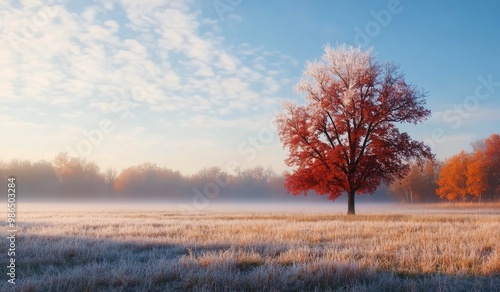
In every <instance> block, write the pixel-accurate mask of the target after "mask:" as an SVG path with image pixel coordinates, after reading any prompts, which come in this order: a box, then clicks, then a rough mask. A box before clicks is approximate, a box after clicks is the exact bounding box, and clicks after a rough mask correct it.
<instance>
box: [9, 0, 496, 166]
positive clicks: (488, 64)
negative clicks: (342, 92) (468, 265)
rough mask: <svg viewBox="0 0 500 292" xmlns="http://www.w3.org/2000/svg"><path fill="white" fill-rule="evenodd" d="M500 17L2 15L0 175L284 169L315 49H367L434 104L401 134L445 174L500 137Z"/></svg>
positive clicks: (74, 7) (467, 5) (125, 10)
mask: <svg viewBox="0 0 500 292" xmlns="http://www.w3.org/2000/svg"><path fill="white" fill-rule="evenodd" d="M498 11H500V1H482V2H481V3H480V4H472V2H468V1H439V2H438V3H436V2H435V1H409V0H400V1H394V0H393V1H314V2H313V1H283V0H281V1H250V0H210V1H201V0H191V1H187V0H186V1H174V0H172V1H159V0H149V1H132V0H122V1H111V0H108V1H69V0H49V1H36V0H26V1H11V2H9V1H5V2H2V3H1V4H0V30H1V33H0V38H1V43H2V44H3V45H2V46H1V47H0V62H1V64H0V77H1V78H0V90H1V92H2V98H1V99H0V137H1V140H2V143H1V144H0V150H1V153H2V157H1V159H3V160H10V159H11V158H29V159H33V160H38V159H47V160H52V159H53V158H54V157H55V155H56V154H57V153H58V152H69V154H70V155H73V156H81V157H84V158H87V159H90V160H94V161H96V162H98V163H99V165H100V166H101V167H102V168H106V167H108V166H113V167H115V168H117V169H118V170H120V169H122V168H124V167H126V166H130V165H134V164H138V163H141V162H145V161H153V162H156V163H158V164H159V165H161V166H166V167H169V168H172V169H176V170H180V171H181V172H183V173H185V174H191V173H194V172H196V171H197V170H199V169H201V168H202V167H204V166H213V165H216V166H220V167H222V168H223V169H224V170H227V171H229V172H230V171H231V170H232V169H234V168H235V167H236V166H239V167H242V168H246V167H252V166H255V165H263V166H265V167H268V166H271V167H272V168H273V169H274V170H275V171H277V172H281V171H282V170H284V169H286V168H285V165H284V163H283V159H284V158H285V156H286V152H285V151H284V150H283V149H282V148H281V145H280V143H279V140H278V138H277V136H276V133H275V132H274V129H273V126H272V124H271V123H272V120H273V117H274V115H275V114H276V112H277V111H278V110H279V108H280V104H281V102H282V101H283V100H285V99H295V100H297V101H300V100H301V99H302V97H301V96H299V95H297V94H296V93H294V92H293V90H292V87H293V85H294V84H295V83H296V82H297V81H298V80H299V79H300V76H301V74H302V71H303V68H304V64H305V62H306V60H312V59H318V58H320V57H321V54H322V51H323V46H324V45H325V44H327V43H330V44H332V45H336V44H342V43H346V44H348V45H354V46H361V47H363V48H368V47H373V52H374V53H375V54H376V55H377V58H378V60H379V61H382V62H384V61H390V62H394V63H396V64H398V65H400V66H401V70H402V71H403V72H404V73H405V75H406V78H407V81H409V82H412V83H414V84H415V85H417V86H418V87H419V88H422V89H424V90H425V91H427V92H428V93H429V96H428V107H429V108H430V109H431V110H432V112H433V115H432V118H431V119H429V120H427V121H426V122H425V123H424V124H421V125H418V126H411V125H403V126H401V128H402V129H403V130H405V131H408V132H409V133H410V135H411V136H412V137H413V138H415V139H419V140H425V141H426V142H428V144H430V145H431V146H432V148H433V151H434V152H435V153H436V154H437V157H438V158H440V159H444V158H446V157H449V156H450V155H453V154H454V153H456V152H458V151H459V150H461V149H463V148H465V149H467V150H468V149H470V143H471V142H473V141H475V140H477V139H481V138H485V137H487V136H489V135H490V134H492V133H494V132H497V133H498V132H500V129H499V128H500V127H499V125H500V31H499V30H498V27H500V25H499V24H500V23H499V21H498Z"/></svg>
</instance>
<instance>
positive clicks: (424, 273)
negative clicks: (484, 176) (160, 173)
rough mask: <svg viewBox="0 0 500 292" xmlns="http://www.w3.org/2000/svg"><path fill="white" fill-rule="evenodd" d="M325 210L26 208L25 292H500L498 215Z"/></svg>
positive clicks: (467, 208)
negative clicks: (355, 212) (348, 213)
mask: <svg viewBox="0 0 500 292" xmlns="http://www.w3.org/2000/svg"><path fill="white" fill-rule="evenodd" d="M330 204H331V203H330ZM321 206H323V207H322V208H316V209H308V208H305V207H304V208H302V207H295V208H290V209H289V210H288V211H287V210H286V209H287V208H286V207H283V206H282V207H281V208H277V210H275V211H272V209H273V208H272V207H269V206H267V208H260V210H259V208H258V207H256V208H252V209H248V210H246V211H245V208H244V207H241V208H240V209H237V208H219V209H215V208H214V209H210V210H207V211H206V212H203V213H180V212H179V211H176V206H169V205H154V206H148V207H145V206H133V205H129V206H108V207H106V206H101V207H95V206H94V207H92V206H91V205H87V206H83V207H82V206H80V207H76V206H70V205H49V204H42V205H37V204H20V205H19V209H18V214H17V216H18V220H19V222H18V231H17V235H16V236H17V240H16V243H17V245H16V263H17V265H16V271H17V283H16V285H15V287H16V291H500V208H498V207H499V206H498V205H497V206H493V205H489V206H488V205H486V206H485V205H483V206H482V207H471V205H461V206H460V205H459V206H458V207H457V206H455V208H452V207H450V206H447V205H443V206H436V205H434V206H425V205H421V206H418V207H412V208H408V207H406V208H403V207H401V206H397V205H390V206H385V207H383V206H379V207H378V208H375V209H373V210H372V211H368V209H363V207H360V210H361V211H360V213H359V214H360V215H354V216H348V215H344V214H343V213H344V210H343V208H342V211H340V209H338V210H335V211H330V212H328V206H331V205H327V204H323V205H321ZM229 210H230V211H229ZM384 210H385V211H384ZM340 212H342V213H340ZM2 216H5V214H2ZM2 224H3V225H4V226H2V230H6V229H7V228H6V226H5V225H6V224H5V223H4V222H3V223H2ZM5 238H6V235H5V233H4V234H2V246H7V245H8V243H6V239H5ZM1 262H2V263H6V262H7V255H6V253H5V252H2V254H1ZM11 286H12V285H8V284H7V283H6V281H2V283H1V285H0V290H1V291H8V290H7V288H9V289H10V288H11Z"/></svg>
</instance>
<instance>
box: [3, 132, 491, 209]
mask: <svg viewBox="0 0 500 292" xmlns="http://www.w3.org/2000/svg"><path fill="white" fill-rule="evenodd" d="M473 148H474V152H473V153H465V152H464V151H462V152H460V153H459V154H457V155H455V156H453V157H451V158H449V159H447V160H445V161H443V162H439V161H428V162H427V163H426V164H424V165H417V164H415V163H412V164H411V166H410V170H409V172H408V174H407V175H406V176H405V177H403V178H401V179H399V180H396V181H395V182H393V183H392V185H390V186H389V187H388V186H385V185H382V186H381V187H379V188H378V190H377V191H376V192H375V194H374V195H372V196H369V195H362V196H359V199H360V200H361V201H372V202H373V201H391V200H393V201H394V200H399V201H403V202H408V203H426V202H428V203H431V202H438V201H442V200H448V201H462V202H463V201H477V202H480V201H498V200H499V199H500V135H499V134H493V135H491V136H490V137H488V138H486V139H484V140H482V141H477V142H475V143H474V144H473ZM0 175H1V177H4V178H5V179H4V180H3V181H4V183H5V184H6V182H7V179H6V178H7V177H8V176H16V178H17V193H18V194H19V199H21V200H22V199H35V200H47V199H56V200H71V199H86V200H96V199H112V200H116V199H155V200H177V201H186V200H193V198H197V197H198V198H206V199H210V200H218V201H224V200H233V201H234V200H245V201H269V200H271V201H272V200H274V201H283V200H285V201H288V200H289V201H293V200H296V198H293V196H292V195H291V194H289V192H288V191H287V190H286V189H285V187H284V185H285V174H277V173H275V172H274V171H273V170H272V169H271V168H264V167H262V166H256V167H253V168H248V169H237V170H236V171H235V172H234V173H227V172H225V171H223V170H222V169H221V168H220V167H208V168H203V169H202V170H200V171H198V172H197V173H196V174H194V175H182V174H181V173H180V172H179V171H175V170H172V169H169V168H166V167H161V166H158V165H157V164H155V163H151V162H146V163H142V164H139V165H135V166H131V167H128V168H126V169H124V170H122V171H121V172H120V173H117V171H116V170H114V169H112V168H108V169H106V170H105V171H101V169H100V168H99V166H98V165H97V164H96V163H95V162H93V161H89V160H87V159H85V158H81V157H70V156H69V155H68V154H67V153H59V154H58V155H57V156H56V157H55V158H54V159H53V160H52V161H46V160H39V161H34V162H32V161H30V160H22V159H13V160H11V161H9V162H5V161H0ZM1 185H2V183H1V182H0V186H1ZM5 188H6V187H5ZM0 193H2V194H5V192H0ZM307 199H308V200H323V201H325V198H321V197H319V196H315V195H314V193H313V192H311V194H310V195H309V196H308V198H307ZM344 199H345V196H342V197H340V198H339V200H344Z"/></svg>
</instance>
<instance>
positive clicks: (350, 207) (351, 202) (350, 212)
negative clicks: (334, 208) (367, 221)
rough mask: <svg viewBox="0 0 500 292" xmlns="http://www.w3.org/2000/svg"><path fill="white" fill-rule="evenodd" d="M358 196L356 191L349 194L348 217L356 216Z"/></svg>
mask: <svg viewBox="0 0 500 292" xmlns="http://www.w3.org/2000/svg"><path fill="white" fill-rule="evenodd" d="M355 194H356V191H349V192H348V193H347V195H348V197H347V215H354V214H355V212H354V195H355Z"/></svg>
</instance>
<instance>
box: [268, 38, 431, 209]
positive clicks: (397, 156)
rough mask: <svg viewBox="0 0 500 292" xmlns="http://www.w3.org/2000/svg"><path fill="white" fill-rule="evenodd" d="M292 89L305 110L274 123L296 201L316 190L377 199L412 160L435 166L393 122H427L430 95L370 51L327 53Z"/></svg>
mask: <svg viewBox="0 0 500 292" xmlns="http://www.w3.org/2000/svg"><path fill="white" fill-rule="evenodd" d="M295 90H296V91H297V92H299V93H305V94H306V95H307V97H306V100H307V103H306V105H298V104H296V103H294V102H285V103H284V105H283V112H282V113H280V114H279V115H278V116H277V117H276V124H277V128H278V134H279V136H280V139H281V142H282V144H283V147H285V148H288V149H289V156H288V158H287V159H286V160H285V162H286V164H287V165H288V166H290V167H293V168H294V171H293V173H291V174H290V173H288V174H287V175H286V183H285V185H286V187H287V189H288V190H289V191H290V192H292V193H293V194H295V195H298V194H301V193H304V194H306V193H307V191H308V190H314V191H315V192H316V193H317V194H320V195H325V194H328V195H329V199H331V200H335V199H336V198H338V197H339V196H341V195H342V193H343V192H347V194H348V214H354V213H355V209H354V198H355V194H356V193H358V194H361V193H373V192H374V191H375V190H376V188H377V187H378V186H379V185H380V184H381V183H382V182H385V183H390V182H392V181H393V180H394V179H396V178H401V177H403V176H404V175H406V173H407V172H408V171H409V161H410V160H411V159H415V160H417V161H418V162H423V160H424V159H432V158H433V155H432V153H431V150H430V148H429V147H428V146H426V145H424V144H423V143H422V142H418V141H414V140H412V139H411V138H410V136H409V135H408V134H407V133H401V132H400V131H399V130H398V128H397V127H396V123H413V124H417V123H419V122H422V121H423V120H425V119H426V118H427V117H429V116H430V114H431V112H430V110H428V109H426V108H425V96H426V94H425V93H424V92H422V91H418V90H417V89H416V88H415V87H414V86H412V85H409V84H407V83H406V82H405V80H404V77H403V75H402V74H401V73H399V72H398V67H397V66H395V65H393V64H383V65H381V64H379V63H378V62H376V61H375V60H374V59H373V57H372V56H371V51H362V50H361V49H359V48H352V47H346V46H341V47H339V48H335V49H334V48H332V47H330V46H326V47H325V52H324V54H323V58H322V60H321V61H315V62H308V63H307V65H306V70H305V71H304V78H303V79H302V80H301V81H300V82H299V83H298V84H297V85H296V87H295Z"/></svg>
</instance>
